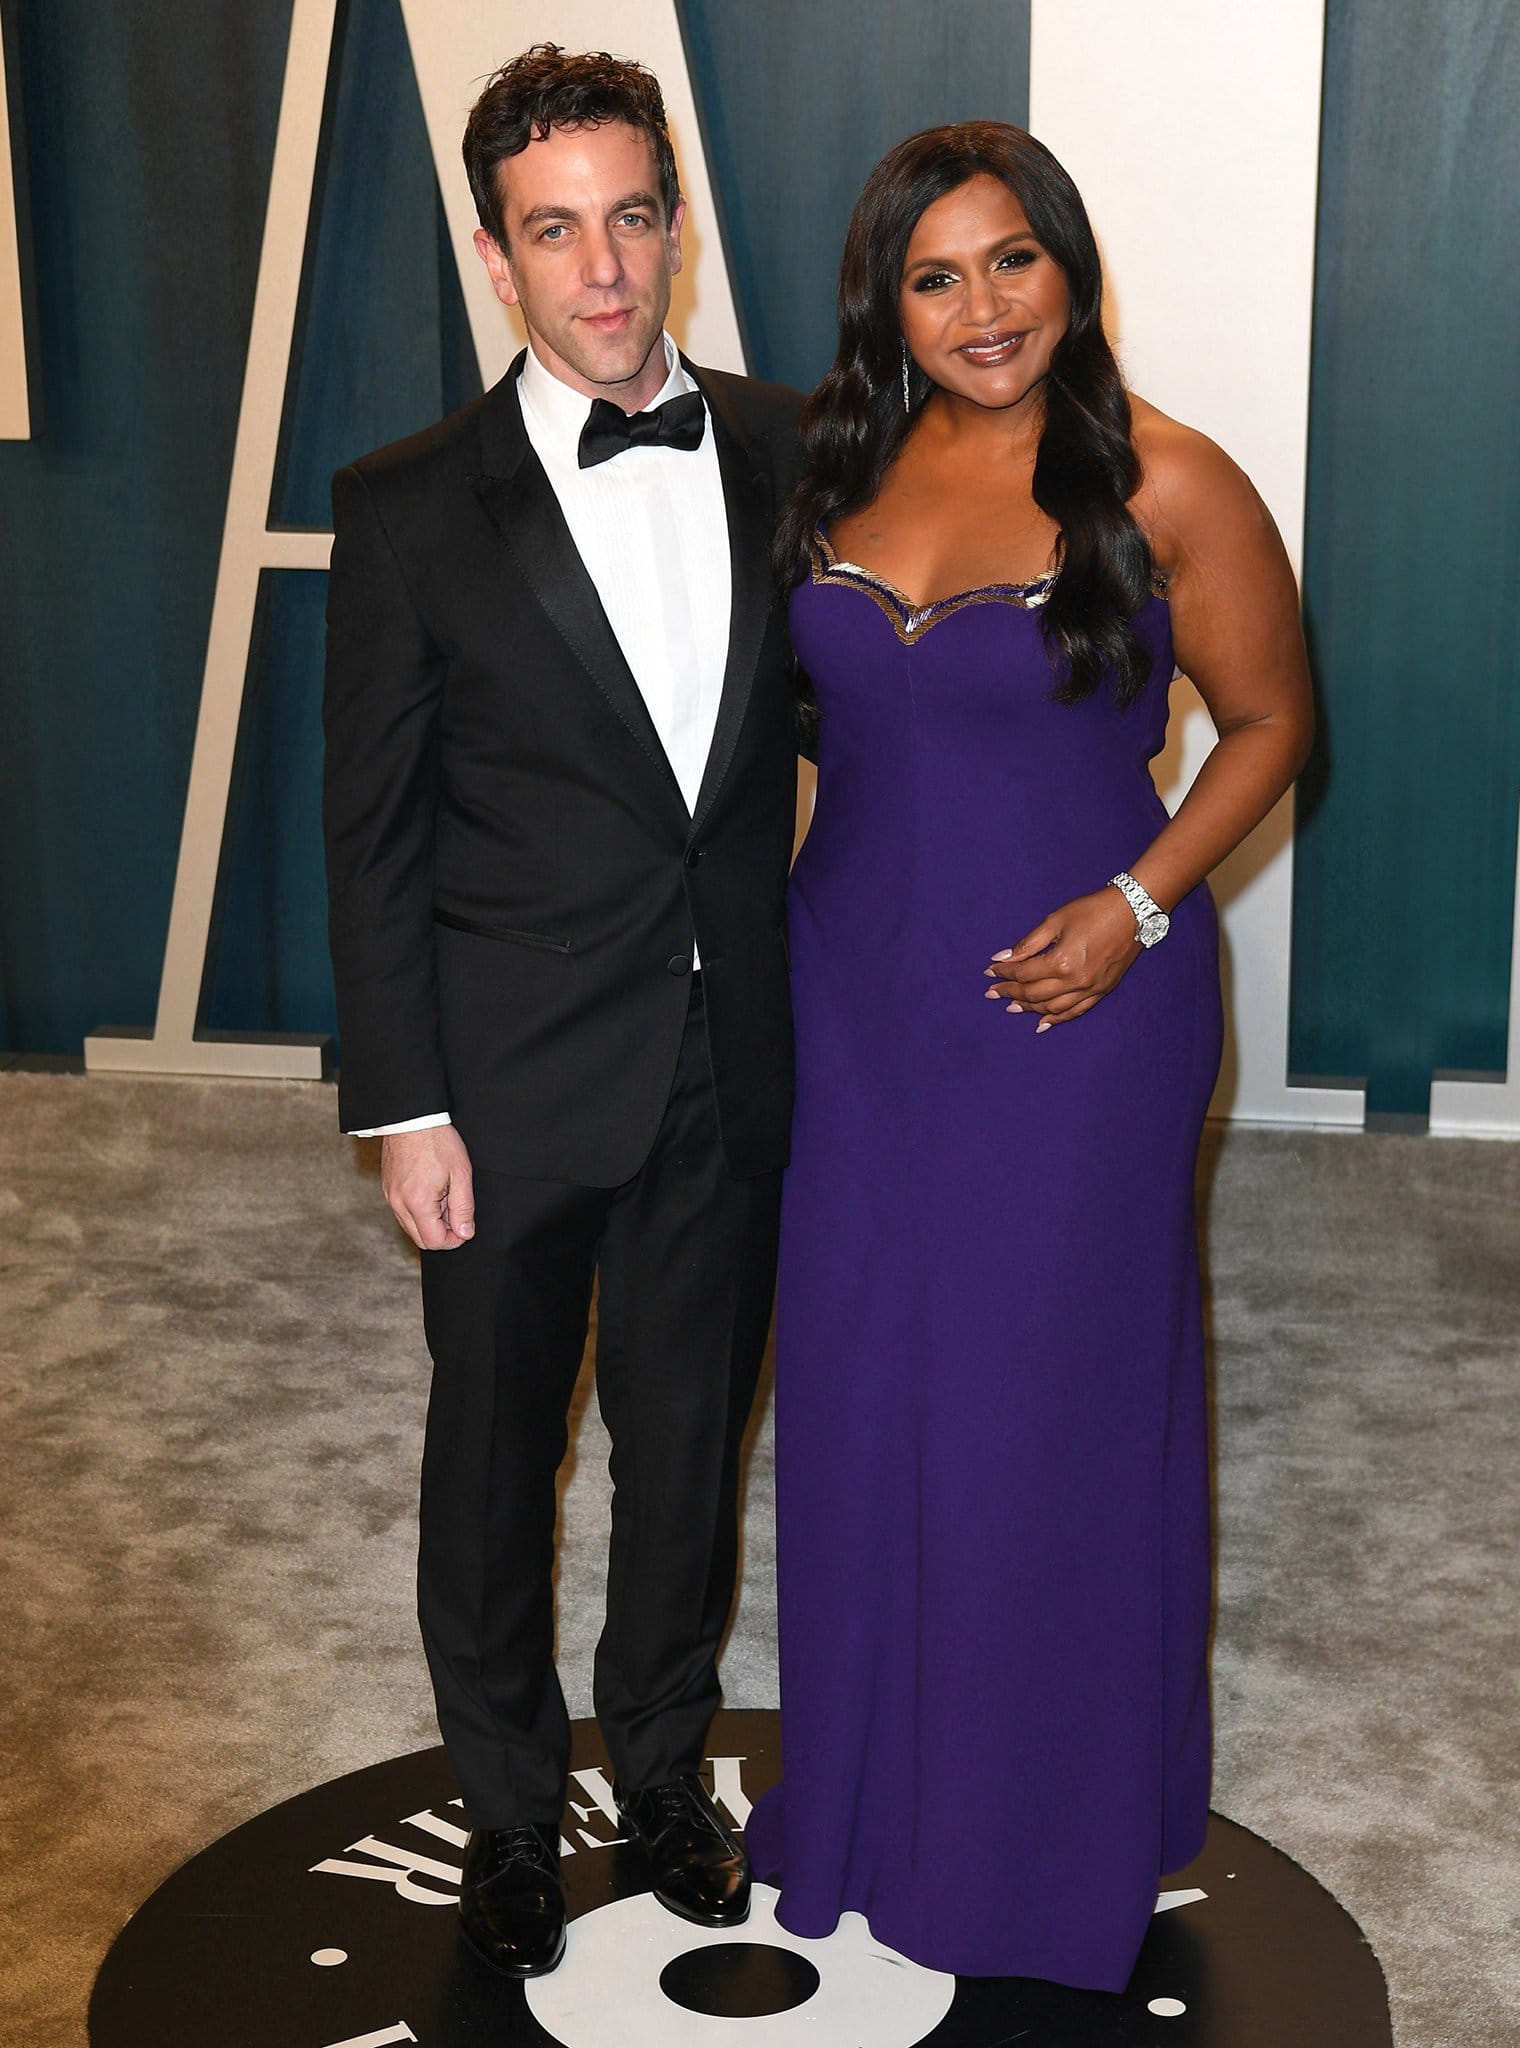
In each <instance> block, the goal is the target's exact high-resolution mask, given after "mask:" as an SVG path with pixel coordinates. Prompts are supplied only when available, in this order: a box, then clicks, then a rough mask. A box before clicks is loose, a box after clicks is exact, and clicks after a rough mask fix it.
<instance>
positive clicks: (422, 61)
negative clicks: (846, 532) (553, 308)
mask: <svg viewBox="0 0 1520 2048" xmlns="http://www.w3.org/2000/svg"><path fill="white" fill-rule="evenodd" d="M402 13H403V15H404V16H405V19H406V32H407V36H408V38H409V39H410V42H411V46H412V62H413V64H414V65H415V67H416V71H417V83H418V85H419V87H420V88H421V92H422V110H423V114H424V116H425V117H426V120H427V124H428V134H429V136H430V137H431V139H432V145H433V158H434V161H435V162H436V164H437V165H438V176H439V183H440V185H441V187H442V190H443V204H444V210H445V212H446V213H447V215H448V222H449V230H450V233H451V235H452V238H453V242H454V247H455V250H456V251H457V252H458V256H459V264H460V272H459V274H460V279H461V282H462V283H463V286H464V295H465V304H466V306H467V308H468V310H469V317H470V328H471V332H472V333H473V335H474V337H475V351H476V354H477V356H478V357H479V359H480V373H481V376H482V377H483V378H484V379H485V382H486V383H487V384H488V385H490V384H494V383H495V382H496V380H497V378H498V377H500V376H501V374H502V373H503V371H504V370H505V369H506V367H507V365H508V363H509V362H510V361H511V359H512V357H513V356H514V355H515V354H516V353H517V350H518V349H519V348H521V347H522V345H523V342H524V340H525V336H524V334H523V331H522V325H521V322H520V321H519V320H518V319H517V317H516V315H515V314H508V313H507V312H506V311H505V309H504V308H503V307H502V306H501V305H500V304H499V303H498V302H497V300H496V298H495V296H494V294H493V293H492V291H491V287H490V283H489V281H488V279H487V277H486V272H485V265H484V264H483V263H481V262H480V261H479V260H478V258H477V257H476V255H475V252H474V250H473V249H472V248H471V246H470V238H471V236H472V235H473V234H474V232H475V228H476V226H477V225H478V223H477V221H476V218H475V208H474V205H473V202H472V201H471V198H470V188H469V185H468V184H467V182H466V180H465V175H464V170H463V167H462V166H461V164H460V158H459V138H460V136H461V135H462V134H463V132H464V123H465V116H466V114H467V113H468V112H469V110H470V106H471V104H472V102H473V101H474V99H475V97H476V95H477V93H478V92H479V91H480V88H481V85H482V84H483V83H484V81H485V79H486V78H487V77H488V76H489V75H490V73H491V72H493V71H495V70H496V69H497V68H498V66H500V65H501V64H503V63H504V62H505V61H506V59H507V58H508V57H510V56H513V55H515V53H516V52H517V51H519V50H525V49H527V47H528V46H529V44H530V43H536V42H546V41H553V42H556V43H562V44H563V45H564V46H565V48H567V49H571V50H577V49H580V50H612V51H613V52H615V53H616V54H618V55H620V56H629V57H637V58H638V60H639V62H640V63H641V64H647V65H648V66H649V68H650V69H651V70H652V71H653V72H654V74H655V76H656V77H657V78H658V79H659V81H660V84H661V86H662V87H663V88H664V92H665V108H666V112H667V114H668V115H669V118H670V132H671V136H672V139H673V140H674V142H675V147H676V161H677V164H678V165H679V167H680V171H681V183H682V188H683V190H684V191H685V193H686V196H687V199H688V202H689V206H688V212H687V225H686V231H685V234H684V236H683V238H682V239H683V249H684V254H685V259H686V260H685V264H684V267H683V269H682V271H681V275H680V276H679V277H678V278H677V279H676V295H675V299H674V302H673V304H672V306H671V332H672V333H673V334H674V335H675V337H676V340H677V341H678V342H679V343H680V344H681V346H682V347H683V348H684V349H686V350H687V351H688V353H689V354H690V355H692V356H693V357H694V358H695V359H696V361H698V362H700V363H707V364H709V365H711V366H712V367H713V368H714V369H719V370H738V371H742V370H743V369H744V349H743V345H742V343H741V341H740V338H739V322H738V320H737V318H736V316H735V313H734V300H733V293H732V290H731V289H730V285H729V276H728V266H727V263H726V262H725V260H724V253H723V243H722V238H721V236H720V234H719V231H718V215H717V209H716V207H715V206H714V204H713V197H712V187H711V184H710V182H709V180H708V176H707V164H706V161H705V160H704V157H703V154H702V138H701V131H700V130H699V128H698V126H697V110H696V103H695V100H694V99H693V97H692V90H691V81H690V79H689V77H688V76H687V70H686V52H685V49H684V48H683V46H682V43H681V30H680V26H679V24H678V22H677V20H676V10H675V5H674V0H626V4H624V5H622V6H609V5H608V4H607V0H515V4H509V5H506V6H503V5H502V4H501V0H402Z"/></svg>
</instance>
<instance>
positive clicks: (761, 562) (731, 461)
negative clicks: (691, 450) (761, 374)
mask: <svg viewBox="0 0 1520 2048" xmlns="http://www.w3.org/2000/svg"><path fill="white" fill-rule="evenodd" d="M681 360H682V362H683V363H686V359H685V357H684V356H683V357H682V359H681ZM686 369H687V371H688V373H689V374H690V375H691V376H692V377H694V378H695V379H696V381H697V383H698V384H699V385H700V387H701V390H702V396H703V397H704V398H705V399H706V400H707V410H708V414H709V416H710V417H711V419H712V422H713V432H714V434H715V436H716V438H717V446H718V469H719V472H720V474H721V476H722V478H723V504H724V509H725V511H726V512H727V514H728V551H729V563H730V575H731V578H732V584H733V597H732V601H731V608H730V612H729V627H728V660H727V662H726V664H725V665H724V670H723V694H722V696H721V697H720V698H719V700H718V719H717V724H716V726H715V727H714V730H713V740H712V746H711V747H710V748H709V750H708V755H707V767H706V769H705V770H704V771H703V775H702V786H701V788H700V789H699V790H698V792H697V806H696V810H695V812H694V814H693V817H692V825H693V829H695V828H696V827H697V826H700V825H701V823H702V822H703V820H704V819H705V818H706V816H707V814H708V812H709V811H710V810H711V809H712V806H713V801H714V799H715V798H716V796H717V794H718V791H719V790H720V789H721V788H722V786H723V778H724V777H725V775H726V774H727V773H728V769H729V764H730V762H731V761H732V760H733V758H734V748H735V747H736V746H737V745H738V743H739V732H740V729H741V727H742V726H743V724H744V714H745V712H746V711H747V710H748V709H749V700H750V692H751V691H752V690H753V688H754V684H755V668H756V664H757V663H758V661H759V659H760V646H761V642H762V641H763V640H764V638H765V628H766V623H767V621H768V620H769V618H770V612H771V601H772V589H771V538H772V527H773V525H774V516H773V513H772V508H771V503H770V495H769V492H768V490H767V487H766V479H765V476H764V475H763V474H761V473H760V458H758V457H757V455H756V453H755V451H754V450H753V449H752V447H751V444H750V442H749V440H748V438H747V437H746V435H745V431H744V426H743V423H742V421H741V420H740V419H739V417H738V415H737V413H736V412H735V411H734V408H733V406H732V405H731V404H730V402H729V400H728V398H727V396H726V395H725V393H724V391H723V389H722V387H721V385H719V384H718V383H717V382H716V381H715V380H710V379H709V378H708V377H707V376H706V374H705V373H704V372H703V371H702V370H699V369H698V368H697V367H696V365H695V364H693V363H686Z"/></svg>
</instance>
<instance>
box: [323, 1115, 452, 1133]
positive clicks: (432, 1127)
mask: <svg viewBox="0 0 1520 2048" xmlns="http://www.w3.org/2000/svg"><path fill="white" fill-rule="evenodd" d="M453 1121H454V1119H453V1118H452V1117H451V1116H450V1115H449V1113H448V1111H447V1110H446V1109H443V1110H440V1111H439V1112H438V1114H437V1115H436V1116H411V1117H408V1118H407V1120H406V1122H405V1123H404V1124H376V1125H375V1127H374V1129H373V1130H370V1131H349V1132H347V1133H346V1136H348V1137H350V1138H393V1137H395V1136H396V1134H397V1132H398V1131H436V1130H437V1129H438V1128H439V1127H440V1126H441V1125H443V1124H448V1123H452V1122H453Z"/></svg>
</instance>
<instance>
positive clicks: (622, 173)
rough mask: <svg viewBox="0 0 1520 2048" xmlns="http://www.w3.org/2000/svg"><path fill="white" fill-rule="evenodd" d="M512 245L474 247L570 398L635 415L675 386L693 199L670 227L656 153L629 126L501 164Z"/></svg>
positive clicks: (533, 148) (562, 136) (564, 138)
mask: <svg viewBox="0 0 1520 2048" xmlns="http://www.w3.org/2000/svg"><path fill="white" fill-rule="evenodd" d="M496 176H497V185H498V191H499V192H500V195H501V202H502V207H501V210H502V217H503V221H504V224H505V227H506V236H507V246H506V248H505V249H502V248H500V247H499V246H498V245H497V243H496V242H495V240H494V239H493V238H492V236H490V235H489V234H487V233H486V231H485V229H484V228H478V229H477V230H476V233H475V247H476V249H477V250H478V251H479V252H480V255H481V257H482V259H483V261H484V262H485V266H486V268H487V270H489V271H490V273H491V283H492V285H493V286H494V287H495V291H496V296H497V297H498V298H499V299H500V300H501V302H502V304H503V305H504V306H520V307H521V308H522V316H523V319H524V320H525V321H526V323H527V327H528V333H529V335H530V336H531V338H532V341H533V347H534V352H535V353H536V354H537V356H538V357H539V359H540V360H541V361H542V362H543V363H544V365H545V366H546V367H547V368H548V369H550V370H552V371H553V372H554V373H555V375H556V376H558V377H560V378H561V379H562V380H563V381H564V382H565V383H566V384H568V385H570V387H571V388H572V390H575V391H579V392H581V393H582V394H583V395H584V396H585V397H587V398H610V399H612V400H614V401H615V402H616V403H618V404H620V405H623V406H624V407H626V408H627V409H628V410H629V411H637V410H638V409H639V408H640V407H641V406H643V405H645V404H647V403H648V401H649V400H650V399H651V398H653V397H654V395H655V393H656V392H657V391H658V390H659V388H660V386H661V385H662V384H663V383H664V381H665V357H664V352H663V351H662V350H661V349H660V348H659V347H658V346H657V344H658V342H659V339H660V334H661V332H662V330H663V328H664V326H665V315H666V313H667V312H668V311H669V310H670V281H671V279H672V278H673V277H674V276H675V274H676V272H677V271H678V270H679V269H680V267H681V222H682V219H683V217H684V215H685V212H686V202H685V201H684V200H683V201H682V202H681V203H680V205H679V206H678V207H677V208H676V211H675V217H674V218H673V219H672V220H671V221H669V222H668V223H667V222H666V221H665V219H664V216H663V212H662V209H661V205H660V196H659V180H658V177H657V174H656V170H655V161H654V148H653V145H652V144H651V143H650V141H649V138H648V137H647V136H646V135H643V134H641V133H640V131H639V130H638V129H636V128H631V127H629V126H628V124H627V123H626V122H624V121H606V122H603V123H602V124H601V126H600V127H595V128H593V127H579V128H551V129H550V131H549V133H548V134H547V135H546V136H545V137H544V138H543V139H542V141H538V140H534V141H532V142H530V143H529V144H528V146H527V148H526V149H524V150H521V151H519V153H518V154H517V155H516V156H512V157H507V158H506V159H505V160H504V162H502V163H501V164H500V165H499V166H498V168H497V173H496Z"/></svg>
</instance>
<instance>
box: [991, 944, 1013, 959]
mask: <svg viewBox="0 0 1520 2048" xmlns="http://www.w3.org/2000/svg"><path fill="white" fill-rule="evenodd" d="M992 957H993V959H994V960H1011V959H1012V958H1013V948H1012V946H1005V947H1004V948H1003V950H1002V952H1001V953H994V954H993V956H992Z"/></svg>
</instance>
